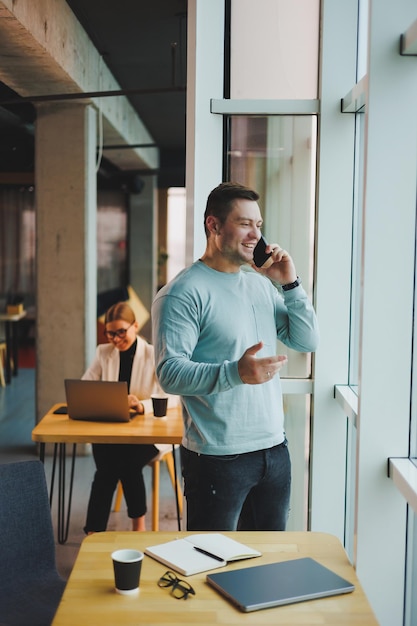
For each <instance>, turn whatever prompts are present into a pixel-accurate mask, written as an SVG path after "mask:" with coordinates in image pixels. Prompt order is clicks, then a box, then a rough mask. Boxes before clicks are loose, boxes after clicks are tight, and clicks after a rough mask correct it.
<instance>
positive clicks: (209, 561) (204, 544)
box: [145, 533, 261, 576]
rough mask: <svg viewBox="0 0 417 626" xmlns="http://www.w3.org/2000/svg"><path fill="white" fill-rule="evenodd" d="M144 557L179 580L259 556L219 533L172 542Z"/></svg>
mask: <svg viewBox="0 0 417 626" xmlns="http://www.w3.org/2000/svg"><path fill="white" fill-rule="evenodd" d="M145 554H147V555H148V556H151V557H152V558H154V559H156V560H157V561H160V562H161V563H164V565H167V566H168V567H170V568H172V569H173V570H175V571H176V572H179V573H180V574H182V575H183V576H191V575H192V574H198V573H199V572H206V571H208V570H211V569H217V568H218V567H224V566H225V565H227V563H228V562H229V561H238V560H240V559H250V558H253V557H255V556H261V553H260V552H258V550H254V549H253V548H250V547H249V546H246V545H244V544H243V543H240V542H239V541H235V540H234V539H230V537H226V535H222V534H221V533H207V534H206V533H205V534H198V535H189V536H188V537H186V538H183V539H174V540H173V541H168V542H166V543H161V544H159V545H156V546H150V547H149V548H146V549H145Z"/></svg>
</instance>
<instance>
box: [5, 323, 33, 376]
mask: <svg viewBox="0 0 417 626" xmlns="http://www.w3.org/2000/svg"><path fill="white" fill-rule="evenodd" d="M26 314H27V313H26V311H22V313H15V314H9V313H0V322H4V327H5V331H6V352H7V355H6V376H5V378H6V384H9V383H10V381H11V379H12V374H13V376H17V374H18V371H19V324H18V322H20V320H21V319H23V318H24V317H25V316H26ZM12 363H13V367H12Z"/></svg>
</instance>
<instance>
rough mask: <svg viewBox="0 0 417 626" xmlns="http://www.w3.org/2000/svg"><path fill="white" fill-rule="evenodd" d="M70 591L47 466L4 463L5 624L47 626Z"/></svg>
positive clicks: (0, 575)
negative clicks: (61, 565)
mask: <svg viewBox="0 0 417 626" xmlns="http://www.w3.org/2000/svg"><path fill="white" fill-rule="evenodd" d="M64 588H65V581H64V580H63V579H62V578H61V577H60V575H59V574H58V571H57V569H56V561H55V543H54V536H53V529H52V522H51V512H50V508H49V499H48V492H47V487H46V479H45V471H44V467H43V464H42V463H41V462H40V461H21V462H18V463H6V464H4V465H0V624H7V626H25V625H26V624H27V625H28V626H29V625H30V626H47V625H48V624H50V623H51V622H52V619H53V617H54V614H55V611H56V609H57V607H58V604H59V601H60V599H61V596H62V593H63V591H64Z"/></svg>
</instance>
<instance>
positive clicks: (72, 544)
mask: <svg viewBox="0 0 417 626" xmlns="http://www.w3.org/2000/svg"><path fill="white" fill-rule="evenodd" d="M34 425H35V369H33V368H20V369H19V373H18V376H16V377H13V379H12V381H11V383H10V385H7V386H6V387H0V463H9V462H13V461H21V460H28V459H37V458H38V449H37V447H36V445H35V444H34V443H33V442H32V440H31V432H32V429H33V427H34ZM69 448H71V446H69ZM70 452H71V450H70ZM67 467H68V469H67V472H66V474H67V476H69V459H68V460H67ZM51 468H52V456H50V455H47V456H46V459H45V473H46V476H47V481H48V485H49V484H50V475H51ZM93 475H94V461H93V458H92V456H91V453H90V451H89V449H88V446H87V450H85V451H84V453H83V455H82V456H81V455H80V456H77V460H76V464H75V475H74V491H73V498H72V508H71V519H70V527H69V535H68V540H67V542H66V543H65V544H64V545H60V544H58V542H56V558H57V567H58V570H59V572H60V573H61V575H62V576H63V577H64V578H65V579H67V578H68V576H69V574H70V572H71V569H72V566H73V564H74V561H75V558H76V556H77V553H78V550H79V547H80V544H81V542H82V540H83V538H84V536H85V535H84V532H83V530H82V529H83V526H84V522H85V512H86V509H87V502H88V496H89V492H90V485H91V481H92V478H93ZM144 477H145V483H146V487H147V493H148V502H149V505H148V509H149V510H148V513H147V516H146V519H147V529H148V530H150V529H151V521H150V513H151V511H150V496H151V480H152V471H151V468H150V467H146V468H145V470H144ZM160 481H161V485H160V517H159V520H160V522H159V526H160V530H174V531H175V530H177V528H178V522H177V516H176V506H175V496H174V491H173V488H172V484H171V481H170V479H169V475H168V472H167V469H166V465H165V463H161V477H160ZM56 499H57V498H56V497H55V498H54V501H53V503H52V520H53V524H54V528H55V536H56V517H57V515H56V504H57V503H56ZM182 527H183V528H184V521H183V522H182ZM108 530H130V520H129V519H128V517H127V515H126V508H125V505H124V502H123V504H122V506H121V509H120V511H119V512H118V513H116V512H112V513H111V516H110V520H109V525H108Z"/></svg>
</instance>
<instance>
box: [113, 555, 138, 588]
mask: <svg viewBox="0 0 417 626" xmlns="http://www.w3.org/2000/svg"><path fill="white" fill-rule="evenodd" d="M111 558H112V560H113V569H114V586H115V589H116V593H120V594H121V595H122V596H129V595H134V594H136V593H139V581H140V571H141V569H142V560H143V552H140V551H139V550H130V549H126V550H116V551H115V552H112V555H111Z"/></svg>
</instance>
